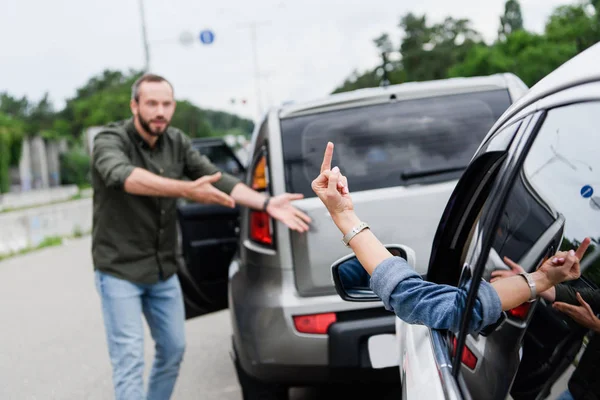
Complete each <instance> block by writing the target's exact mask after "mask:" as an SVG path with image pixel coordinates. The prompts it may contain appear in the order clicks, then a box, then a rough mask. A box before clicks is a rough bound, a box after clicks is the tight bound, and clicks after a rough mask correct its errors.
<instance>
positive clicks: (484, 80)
mask: <svg viewBox="0 0 600 400" xmlns="http://www.w3.org/2000/svg"><path fill="white" fill-rule="evenodd" d="M511 84H518V85H522V86H524V84H523V83H522V81H521V80H520V79H519V78H518V77H516V76H515V75H514V74H511V73H504V74H494V75H490V76H478V77H467V78H448V79H438V80H431V81H425V82H406V83H401V84H398V85H391V86H387V87H377V88H366V89H357V90H353V91H351V92H345V93H337V94H333V95H330V96H327V97H324V98H321V99H316V100H312V101H306V102H302V103H297V104H290V105H284V106H282V107H281V108H280V109H279V117H280V118H290V117H295V116H299V115H306V114H314V113H318V112H324V111H332V110H337V109H343V108H351V107H358V106H364V105H370V104H377V103H381V102H383V101H389V100H390V98H392V99H397V100H406V99H412V98H422V97H431V96H441V95H447V94H455V93H465V92H471V91H483V90H494V89H505V88H508V87H509V86H510V85H511Z"/></svg>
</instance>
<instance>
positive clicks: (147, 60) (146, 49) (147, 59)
mask: <svg viewBox="0 0 600 400" xmlns="http://www.w3.org/2000/svg"><path fill="white" fill-rule="evenodd" d="M140 17H141V20H142V42H143V45H144V61H145V62H144V72H145V73H146V72H149V71H150V47H149V46H148V34H147V32H146V15H145V13H144V0H140Z"/></svg>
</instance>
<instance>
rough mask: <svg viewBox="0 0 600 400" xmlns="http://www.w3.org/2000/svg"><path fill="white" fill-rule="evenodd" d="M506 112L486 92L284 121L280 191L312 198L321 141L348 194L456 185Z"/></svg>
mask: <svg viewBox="0 0 600 400" xmlns="http://www.w3.org/2000/svg"><path fill="white" fill-rule="evenodd" d="M509 106H510V96H509V94H508V91H507V90H493V91H482V92H475V93H464V94H456V95H446V96H439V97H429V98H423V99H416V100H405V101H390V102H388V103H382V104H377V105H371V106H365V107H357V108H351V109H344V110H338V111H331V112H325V113H319V114H313V115H308V116H300V117H294V118H288V119H284V120H282V122H281V127H282V140H283V156H284V162H285V175H286V185H287V190H288V191H289V192H296V193H303V194H304V195H305V196H306V197H312V196H314V193H313V191H312V190H311V187H310V184H311V182H312V180H313V179H314V177H315V176H317V175H318V173H319V168H320V166H321V161H322V159H323V150H324V149H325V146H326V144H327V142H328V141H332V142H334V144H335V152H334V159H333V163H334V164H335V165H337V166H339V167H340V168H341V169H342V171H343V173H344V174H345V175H346V176H347V177H348V181H349V182H350V185H351V190H352V191H354V192H356V191H362V190H370V189H378V188H385V187H393V186H402V185H412V184H420V183H428V182H439V181H444V180H449V179H456V178H458V177H459V176H460V174H461V173H462V171H463V170H464V168H465V167H466V166H467V164H468V163H469V161H470V159H471V157H472V156H473V154H474V153H475V151H476V150H477V147H478V146H479V144H480V143H481V141H482V139H483V137H484V136H485V134H486V133H487V132H488V131H489V129H490V128H491V127H492V125H493V124H494V122H495V121H496V120H497V119H498V118H499V117H500V115H502V113H503V112H504V111H505V110H506V109H507V108H508V107H509Z"/></svg>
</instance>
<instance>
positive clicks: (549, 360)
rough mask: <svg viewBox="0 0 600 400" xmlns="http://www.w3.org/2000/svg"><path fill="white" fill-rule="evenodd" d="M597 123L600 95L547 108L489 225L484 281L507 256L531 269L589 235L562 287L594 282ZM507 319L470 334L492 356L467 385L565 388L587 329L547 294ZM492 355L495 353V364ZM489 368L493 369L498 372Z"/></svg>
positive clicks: (599, 222)
mask: <svg viewBox="0 0 600 400" xmlns="http://www.w3.org/2000/svg"><path fill="white" fill-rule="evenodd" d="M599 123H600V102H586V103H578V104H572V105H568V106H564V107H560V108H556V109H552V110H550V111H548V113H547V115H546V117H545V119H544V120H543V122H542V124H541V126H540V128H539V130H538V132H537V135H536V136H535V139H534V141H533V143H532V146H531V149H530V150H529V152H528V153H527V156H526V157H525V160H524V162H523V165H522V168H521V169H520V171H519V173H518V175H517V177H516V180H515V182H514V184H513V186H512V188H511V190H510V192H509V195H508V198H507V202H506V204H505V206H504V209H503V212H502V214H501V218H500V221H499V223H498V225H497V226H496V227H495V228H494V231H493V235H494V239H493V244H492V248H491V250H490V253H489V254H488V256H487V263H486V265H485V271H484V274H483V277H484V279H486V280H489V279H490V275H491V272H492V271H494V270H496V269H508V267H507V266H506V264H505V263H504V262H503V259H504V257H509V258H511V259H512V260H514V261H516V262H518V263H519V264H520V265H521V266H522V267H523V268H524V269H525V270H527V271H534V270H535V269H537V268H538V267H539V266H540V265H541V264H542V263H543V262H544V261H545V260H546V259H547V257H550V256H552V255H553V254H554V253H555V252H556V251H557V250H558V249H562V250H570V249H572V248H575V247H577V246H578V244H579V243H580V242H581V241H582V240H583V239H584V238H586V237H591V238H592V239H593V242H592V245H591V246H590V248H589V250H588V252H587V253H586V255H585V256H584V258H583V260H582V270H584V274H583V275H584V277H583V278H582V279H579V280H576V281H573V282H569V283H565V284H562V285H561V287H564V288H572V289H574V290H582V289H586V290H587V289H591V290H594V289H596V288H597V285H598V284H599V283H600V279H599V278H600V261H599V260H600V257H598V256H599V255H600V251H599V250H598V242H599V240H600V197H599V195H600V177H599V176H598V172H599V171H600V157H598V155H597V152H598V149H600V136H599V135H598V134H597V126H599ZM575 305H578V304H577V303H576V302H575ZM598 311H600V310H596V312H598ZM506 322H507V324H506V325H505V326H503V327H501V328H499V329H498V330H496V331H495V332H493V333H492V334H491V335H489V337H487V338H481V337H475V338H473V337H470V339H469V338H467V340H466V343H467V347H468V348H469V350H468V351H473V352H477V349H479V350H480V351H482V349H484V351H485V354H489V355H490V358H488V359H486V357H484V356H482V357H481V359H480V360H479V362H480V363H482V366H479V368H481V371H484V370H487V372H486V373H487V376H483V375H478V372H477V371H467V370H465V371H463V372H462V375H463V376H464V377H465V380H466V382H467V385H468V386H469V389H470V390H471V391H475V394H477V395H479V396H483V397H487V396H491V395H493V396H492V397H498V396H497V395H498V392H496V393H493V394H492V393H481V392H477V391H481V390H487V389H484V386H485V385H484V386H482V385H480V383H481V381H482V379H483V381H484V382H486V385H488V387H490V388H491V387H494V388H496V390H498V388H499V387H501V385H502V384H503V383H502V382H504V384H505V387H506V388H507V387H508V386H509V382H510V378H511V377H512V376H515V374H516V377H515V379H514V382H513V383H512V389H511V395H512V396H513V397H514V398H520V397H521V396H525V395H527V396H532V397H535V395H537V394H539V393H544V392H546V391H551V392H552V393H560V392H561V391H563V390H565V389H566V385H567V382H568V381H569V377H570V376H571V374H573V371H574V370H575V367H576V365H577V362H578V360H579V358H580V357H581V356H582V354H584V353H585V349H586V347H585V345H584V343H585V342H586V340H587V339H586V336H587V335H589V333H590V331H589V330H588V329H587V328H584V327H582V326H581V325H579V324H577V323H576V322H574V321H573V320H572V319H571V318H569V317H568V316H566V315H565V314H563V313H561V312H559V311H557V310H556V309H554V308H553V307H552V304H551V302H550V301H546V300H538V301H536V302H535V303H524V304H523V305H521V306H519V307H517V308H516V309H514V310H509V311H508V312H507V318H506ZM461 335H464V333H461ZM481 354H483V353H481ZM492 354H496V357H498V358H497V359H496V360H495V361H494V362H493V365H492V361H491V355H492ZM511 357H512V359H513V360H514V359H517V360H518V359H520V364H519V363H516V364H515V363H514V361H513V362H511V361H510V360H511ZM499 360H500V361H499ZM493 368H498V372H496V373H495V374H496V375H494V372H493ZM517 368H518V370H517ZM493 376H496V377H494V378H492V377H493ZM505 378H506V379H505ZM490 380H493V381H494V382H490ZM471 394H473V393H471ZM501 394H502V395H506V394H508V393H501Z"/></svg>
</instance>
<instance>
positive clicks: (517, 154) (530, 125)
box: [452, 110, 546, 379]
mask: <svg viewBox="0 0 600 400" xmlns="http://www.w3.org/2000/svg"><path fill="white" fill-rule="evenodd" d="M545 116H546V111H545V110H544V111H538V112H535V113H533V114H531V115H530V116H527V117H525V118H526V119H527V120H524V121H523V123H522V124H521V127H520V128H519V130H520V131H521V132H518V133H517V137H516V138H515V139H516V140H514V141H513V142H512V143H511V146H510V148H509V151H508V155H507V159H506V161H505V163H504V164H503V165H502V167H501V171H500V172H499V174H498V177H497V179H496V182H495V183H494V187H492V190H491V191H490V193H489V195H488V199H490V201H487V202H486V203H485V204H484V206H483V209H482V211H483V212H482V215H481V218H480V221H481V226H482V227H484V229H481V230H480V231H479V233H478V237H476V238H474V240H476V241H477V243H476V246H477V247H479V249H480V251H479V252H478V254H477V255H476V256H474V257H477V259H476V260H472V259H471V260H468V262H470V263H471V265H470V266H469V267H466V266H465V268H463V274H462V276H461V283H462V284H464V283H466V281H467V279H466V278H467V276H468V280H469V281H470V282H471V286H470V288H469V290H468V292H467V297H466V302H465V307H464V310H463V313H462V317H461V323H460V328H459V331H458V337H457V344H456V349H455V352H454V353H455V354H456V355H455V356H454V357H453V358H452V374H453V376H454V378H455V379H459V378H460V374H461V357H460V355H461V354H462V352H463V351H464V348H465V345H466V338H467V336H468V329H467V328H468V326H469V324H470V322H471V310H472V309H473V307H474V306H475V300H476V299H477V294H478V292H479V287H480V283H481V280H482V276H483V273H484V271H485V265H486V262H487V255H488V254H489V252H490V249H491V248H492V244H493V240H494V234H493V233H494V229H487V228H485V227H496V226H497V225H498V223H499V222H500V218H501V216H502V211H503V210H504V207H505V205H506V202H507V200H508V196H509V194H510V189H511V188H512V187H513V185H514V182H515V180H516V179H517V177H518V174H519V173H520V170H521V167H522V165H523V162H524V159H525V157H526V155H527V154H528V152H529V149H530V148H531V146H532V144H533V141H534V140H535V137H536V136H537V132H539V128H540V127H541V126H542V124H543V122H544V119H545ZM465 272H468V275H465ZM460 286H461V285H460V284H459V287H460Z"/></svg>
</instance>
